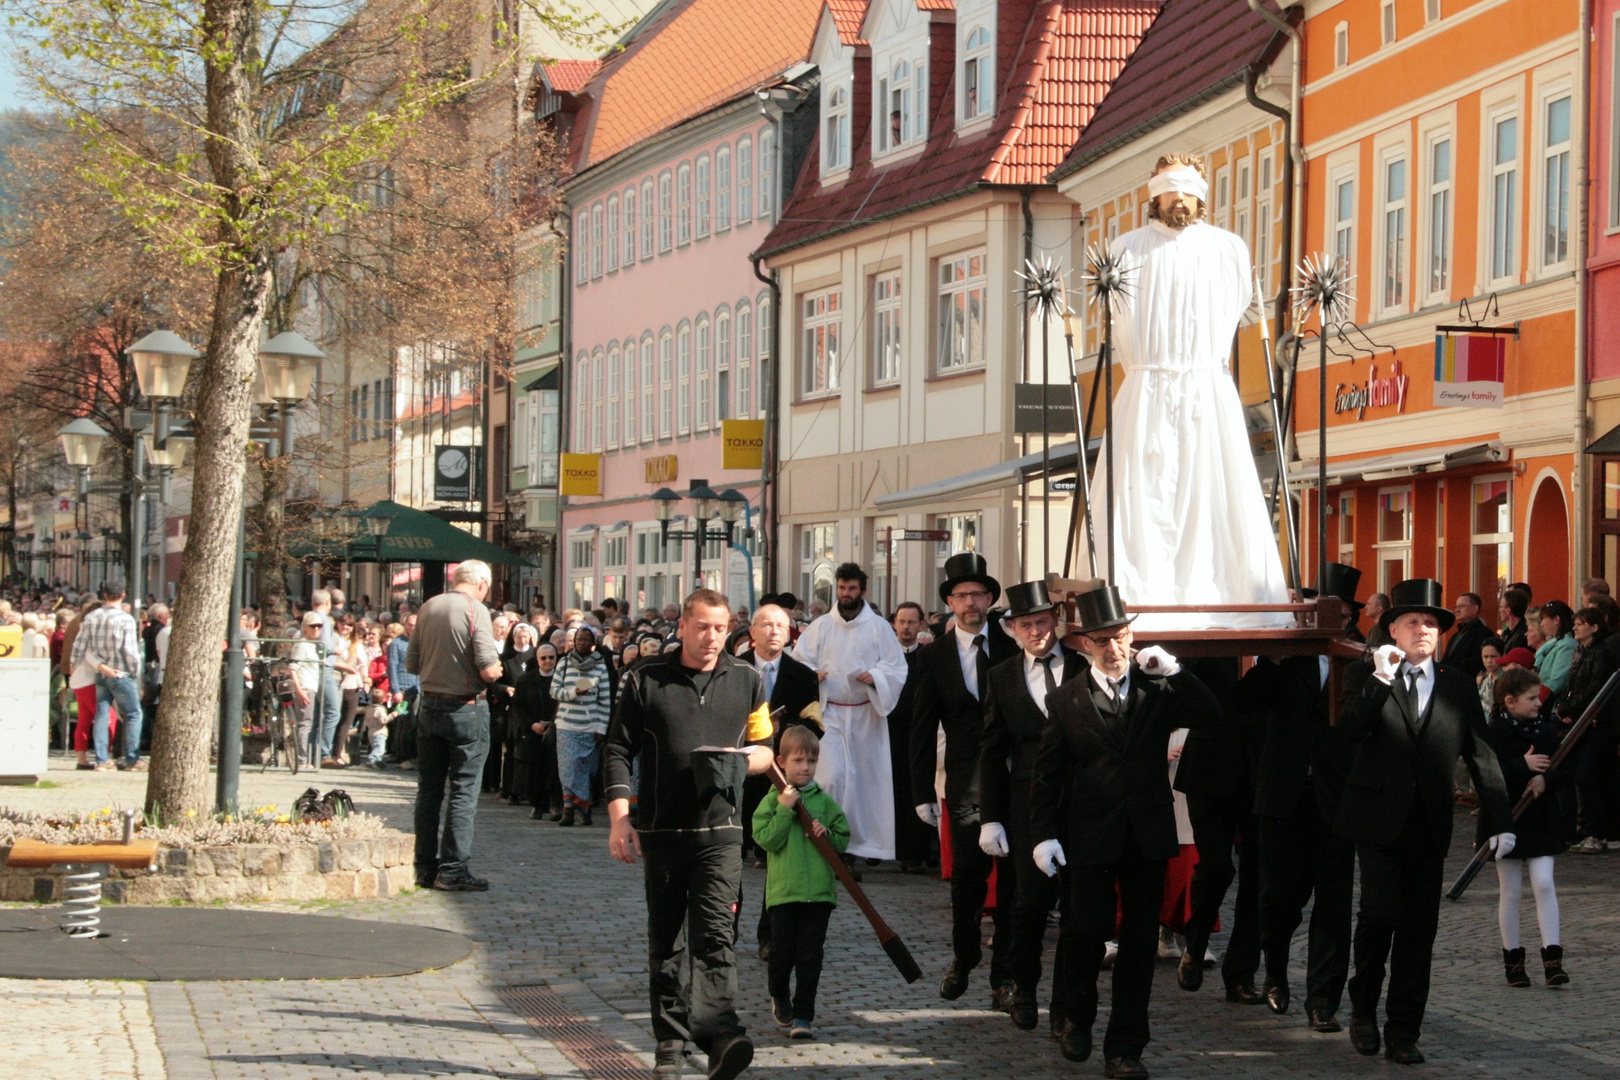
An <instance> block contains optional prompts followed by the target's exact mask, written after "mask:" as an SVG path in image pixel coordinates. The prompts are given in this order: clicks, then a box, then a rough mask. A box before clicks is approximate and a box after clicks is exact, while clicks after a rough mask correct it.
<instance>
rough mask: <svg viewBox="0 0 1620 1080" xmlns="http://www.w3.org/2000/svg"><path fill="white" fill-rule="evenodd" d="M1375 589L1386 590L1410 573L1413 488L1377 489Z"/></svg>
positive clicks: (1407, 576) (1403, 579)
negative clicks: (1376, 571) (1376, 570)
mask: <svg viewBox="0 0 1620 1080" xmlns="http://www.w3.org/2000/svg"><path fill="white" fill-rule="evenodd" d="M1376 557H1377V559H1378V591H1379V592H1385V593H1387V592H1389V590H1390V588H1391V587H1392V586H1393V585H1395V584H1396V583H1398V582H1402V581H1405V580H1406V579H1407V578H1409V577H1411V576H1412V489H1411V488H1409V487H1406V488H1386V489H1384V490H1382V491H1380V492H1379V493H1378V545H1377V548H1376Z"/></svg>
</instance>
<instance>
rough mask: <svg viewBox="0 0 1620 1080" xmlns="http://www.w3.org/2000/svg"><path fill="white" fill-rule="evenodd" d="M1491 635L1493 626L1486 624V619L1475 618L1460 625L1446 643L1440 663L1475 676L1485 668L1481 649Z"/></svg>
mask: <svg viewBox="0 0 1620 1080" xmlns="http://www.w3.org/2000/svg"><path fill="white" fill-rule="evenodd" d="M1490 636H1491V628H1490V627H1488V626H1486V625H1485V620H1484V619H1474V620H1473V621H1472V622H1468V623H1464V624H1462V625H1461V626H1458V627H1457V629H1456V630H1454V631H1453V632H1452V634H1451V640H1450V641H1449V642H1447V643H1446V651H1445V655H1444V656H1442V657H1440V658H1439V659H1440V663H1442V664H1444V665H1446V666H1447V667H1449V668H1455V669H1456V670H1458V671H1461V672H1462V673H1463V674H1465V675H1467V676H1468V677H1469V678H1473V677H1474V676H1475V675H1478V674H1479V673H1480V672H1482V671H1484V670H1485V661H1484V660H1483V659H1481V658H1480V655H1479V651H1480V650H1481V649H1482V648H1484V647H1485V639H1486V638H1488V637H1490Z"/></svg>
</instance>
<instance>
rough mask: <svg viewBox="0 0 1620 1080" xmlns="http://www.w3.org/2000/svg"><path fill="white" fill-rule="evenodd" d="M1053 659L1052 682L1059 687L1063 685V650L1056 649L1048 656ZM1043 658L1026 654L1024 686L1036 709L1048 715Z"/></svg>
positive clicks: (1029, 653) (1043, 714)
mask: <svg viewBox="0 0 1620 1080" xmlns="http://www.w3.org/2000/svg"><path fill="white" fill-rule="evenodd" d="M1046 655H1047V656H1050V657H1051V658H1052V680H1053V682H1055V683H1056V684H1057V685H1058V686H1062V685H1063V650H1062V649H1059V648H1056V647H1054V648H1053V649H1052V651H1051V652H1049V653H1047V654H1046ZM1041 659H1042V658H1041V657H1039V656H1036V655H1035V654H1034V653H1031V652H1025V653H1024V685H1025V686H1027V687H1028V688H1029V696H1030V697H1031V698H1033V699H1034V701H1035V707H1036V708H1037V709H1039V710H1041V715H1042V716H1045V715H1046V672H1044V671H1042V670H1041Z"/></svg>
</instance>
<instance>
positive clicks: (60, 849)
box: [6, 837, 158, 870]
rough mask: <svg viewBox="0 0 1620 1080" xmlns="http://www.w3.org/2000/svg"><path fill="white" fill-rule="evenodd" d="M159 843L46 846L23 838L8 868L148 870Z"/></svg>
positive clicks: (8, 860)
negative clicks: (98, 867)
mask: <svg viewBox="0 0 1620 1080" xmlns="http://www.w3.org/2000/svg"><path fill="white" fill-rule="evenodd" d="M157 851H158V843H157V841H156V840H131V841H130V842H129V843H127V844H45V843H41V842H40V841H38V840H31V839H29V838H27V837H23V838H21V839H19V840H16V841H14V842H13V843H12V845H11V851H10V853H9V854H8V855H7V856H6V865H7V866H20V867H32V868H39V869H44V868H46V867H51V866H64V865H70V866H114V867H117V868H118V869H120V870H145V869H147V868H148V867H150V866H151V865H152V864H153V863H155V862H157Z"/></svg>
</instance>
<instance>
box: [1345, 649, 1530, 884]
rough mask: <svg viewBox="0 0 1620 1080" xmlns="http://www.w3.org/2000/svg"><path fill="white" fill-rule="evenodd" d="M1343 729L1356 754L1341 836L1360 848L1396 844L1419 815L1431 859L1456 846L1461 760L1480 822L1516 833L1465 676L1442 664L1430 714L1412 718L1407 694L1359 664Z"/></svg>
mask: <svg viewBox="0 0 1620 1080" xmlns="http://www.w3.org/2000/svg"><path fill="white" fill-rule="evenodd" d="M1339 727H1340V730H1342V731H1343V732H1344V736H1345V738H1346V739H1348V740H1350V743H1351V746H1352V747H1353V748H1354V759H1353V761H1352V763H1351V766H1350V773H1349V775H1348V776H1347V777H1345V782H1344V797H1343V798H1342V799H1341V800H1340V802H1339V815H1338V819H1337V821H1336V827H1337V829H1338V832H1339V833H1340V835H1342V836H1346V837H1348V838H1349V839H1351V840H1354V841H1356V842H1357V843H1364V844H1391V843H1394V842H1395V840H1396V838H1397V837H1399V836H1400V834H1401V829H1402V828H1403V827H1404V826H1405V824H1406V818H1407V815H1408V814H1409V813H1412V812H1414V810H1416V812H1420V813H1422V814H1424V815H1425V816H1426V817H1427V819H1428V831H1429V838H1430V840H1431V841H1432V845H1433V846H1432V849H1431V853H1432V854H1433V855H1435V856H1443V855H1444V854H1445V853H1446V850H1447V849H1448V848H1449V847H1450V846H1451V817H1452V806H1453V801H1452V784H1453V777H1454V774H1455V772H1456V765H1457V759H1458V758H1459V757H1461V758H1462V759H1463V761H1464V762H1465V763H1466V764H1467V766H1468V772H1469V774H1470V775H1471V776H1472V777H1473V778H1474V790H1475V791H1476V792H1478V794H1479V813H1480V819H1481V821H1483V822H1485V824H1486V827H1487V828H1488V829H1489V830H1490V834H1491V835H1494V834H1495V833H1499V832H1508V831H1511V830H1512V824H1513V813H1512V810H1511V809H1510V808H1509V806H1508V800H1507V789H1506V786H1505V785H1504V784H1503V782H1502V769H1501V767H1500V766H1499V765H1498V764H1497V762H1496V754H1495V753H1494V752H1493V751H1492V750H1491V745H1490V739H1489V736H1488V734H1487V731H1486V726H1485V710H1484V709H1483V708H1482V707H1481V706H1480V703H1479V690H1478V688H1477V687H1475V685H1474V680H1473V679H1471V678H1470V677H1468V676H1467V675H1465V674H1463V673H1462V672H1460V671H1457V670H1455V669H1453V668H1447V667H1445V666H1443V665H1439V664H1436V665H1435V686H1434V691H1433V693H1432V694H1431V695H1430V697H1429V707H1428V709H1427V710H1426V711H1425V713H1424V714H1423V715H1422V716H1413V715H1411V714H1410V712H1409V710H1408V706H1407V703H1406V695H1405V693H1404V691H1403V692H1402V693H1400V694H1397V693H1395V692H1394V691H1393V690H1392V688H1391V687H1390V686H1389V685H1387V684H1386V683H1384V682H1383V681H1382V680H1380V679H1377V678H1374V677H1373V666H1372V663H1371V661H1368V660H1358V661H1356V662H1355V663H1353V664H1351V665H1350V668H1349V670H1348V671H1346V672H1345V689H1344V696H1343V698H1342V699H1341V700H1340V704H1339Z"/></svg>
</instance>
